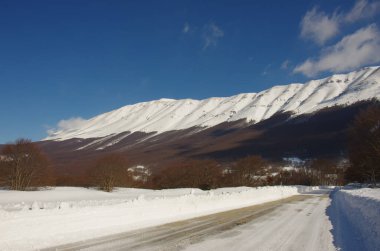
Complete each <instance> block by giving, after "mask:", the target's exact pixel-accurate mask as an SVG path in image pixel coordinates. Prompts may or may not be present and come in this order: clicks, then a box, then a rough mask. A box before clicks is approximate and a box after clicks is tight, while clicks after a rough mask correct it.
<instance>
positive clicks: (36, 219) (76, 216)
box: [0, 186, 316, 250]
mask: <svg viewBox="0 0 380 251" xmlns="http://www.w3.org/2000/svg"><path fill="white" fill-rule="evenodd" d="M314 189H316V188H311V187H310V188H309V187H299V186H288V187H283V186H279V187H259V188H247V187H239V188H222V189H216V190H211V191H201V190H198V189H173V190H161V191H153V190H143V189H119V190H118V191H116V192H114V193H103V192H100V191H97V190H92V189H85V188H55V189H52V190H47V191H36V192H14V191H0V205H1V208H0V232H1V237H0V250H33V249H39V248H44V247H49V246H53V245H60V244H65V243H71V242H76V241H81V240H85V239H91V238H95V237H100V236H105V235H110V234H115V233H120V232H125V231H129V230H134V229H138V228H143V227H148V226H153V225H160V224H164V223H168V222H174V221H178V220H183V219H188V218H192V217H197V216H201V215H207V214H211V213H216V212H221V211H225V210H230V209H235V208H241V207H245V206H250V205H255V204H260V203H264V202H269V201H273V200H278V199H282V198H286V197H289V196H292V195H297V194H299V193H301V192H307V191H311V190H314ZM16 193H17V197H15V196H16ZM15 198H19V201H16V200H15ZM20 198H21V199H20ZM86 198H91V200H86ZM23 199H24V200H23ZM60 199H63V200H60Z"/></svg>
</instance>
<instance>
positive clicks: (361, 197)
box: [333, 188, 380, 250]
mask: <svg viewBox="0 0 380 251" xmlns="http://www.w3.org/2000/svg"><path fill="white" fill-rule="evenodd" d="M333 200H335V201H336V204H337V205H338V207H339V209H340V210H339V212H340V214H343V215H342V216H341V217H344V219H345V220H347V221H348V224H349V225H350V227H352V229H349V231H351V232H355V234H356V235H357V236H355V239H356V240H357V242H361V243H360V245H363V246H364V247H365V249H366V250H378V248H379V247H380V189H370V188H363V189H357V190H339V191H337V192H336V193H335V194H334V197H333ZM340 238H342V237H340ZM343 238H344V237H343ZM351 241H352V240H351ZM354 245H355V244H354ZM351 246H352V245H351Z"/></svg>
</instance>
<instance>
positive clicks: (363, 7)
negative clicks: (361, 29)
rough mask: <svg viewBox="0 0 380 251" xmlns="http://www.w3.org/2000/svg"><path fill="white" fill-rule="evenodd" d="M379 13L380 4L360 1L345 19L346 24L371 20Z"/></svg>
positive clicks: (364, 0) (365, 0)
mask: <svg viewBox="0 0 380 251" xmlns="http://www.w3.org/2000/svg"><path fill="white" fill-rule="evenodd" d="M379 11H380V2H378V1H377V2H373V3H369V2H368V1H367V0H358V1H357V2H356V3H355V5H354V7H353V8H352V9H351V10H350V11H349V12H348V13H347V14H346V15H345V17H344V19H345V21H346V22H349V23H352V22H356V21H358V20H361V19H365V18H371V17H373V16H374V15H375V14H376V13H378V12H379Z"/></svg>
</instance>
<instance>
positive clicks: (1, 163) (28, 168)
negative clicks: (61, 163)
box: [0, 139, 53, 190]
mask: <svg viewBox="0 0 380 251" xmlns="http://www.w3.org/2000/svg"><path fill="white" fill-rule="evenodd" d="M52 182H53V181H52V170H51V168H50V166H49V161H48V159H47V158H46V156H45V155H44V154H43V153H42V152H41V150H40V148H39V147H38V146H37V145H36V144H34V143H32V142H31V141H30V140H27V139H19V140H17V141H16V142H15V143H12V144H7V145H5V146H4V148H3V149H2V151H1V159H0V183H1V185H3V186H6V187H9V189H12V190H27V189H30V188H32V187H40V186H47V185H51V184H52Z"/></svg>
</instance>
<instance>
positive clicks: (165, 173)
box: [153, 160, 221, 189]
mask: <svg viewBox="0 0 380 251" xmlns="http://www.w3.org/2000/svg"><path fill="white" fill-rule="evenodd" d="M220 179H221V169H220V168H219V167H218V164H217V162H215V161H213V160H190V161H187V162H182V163H178V164H174V165H171V166H169V167H167V168H165V169H164V170H162V172H160V173H159V174H156V175H155V176H154V177H153V183H154V184H155V186H156V187H157V188H179V187H193V188H200V189H212V188H216V187H217V185H218V184H217V183H218V181H220Z"/></svg>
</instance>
